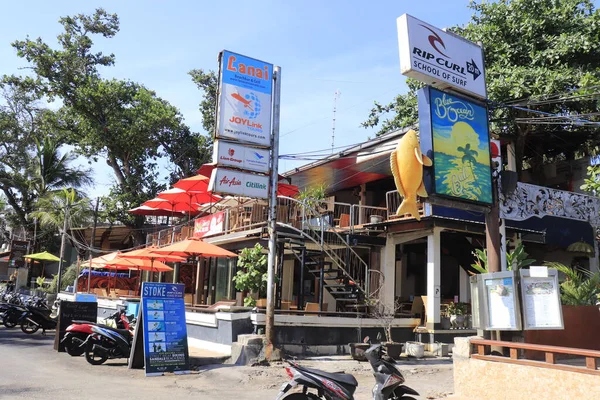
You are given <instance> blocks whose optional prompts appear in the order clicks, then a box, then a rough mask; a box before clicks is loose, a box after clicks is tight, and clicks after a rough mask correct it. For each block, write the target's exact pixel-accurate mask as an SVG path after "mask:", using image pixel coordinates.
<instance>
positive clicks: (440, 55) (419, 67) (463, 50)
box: [398, 14, 487, 99]
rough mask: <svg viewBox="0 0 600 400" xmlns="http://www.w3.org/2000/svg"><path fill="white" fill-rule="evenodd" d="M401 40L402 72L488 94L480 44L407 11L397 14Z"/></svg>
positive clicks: (443, 86) (436, 83)
mask: <svg viewBox="0 0 600 400" xmlns="http://www.w3.org/2000/svg"><path fill="white" fill-rule="evenodd" d="M398 44H399V48H400V70H401V72H402V74H403V75H406V76H409V77H411V78H414V79H417V80H420V81H422V82H425V83H427V84H429V85H432V86H435V87H438V88H441V89H447V88H453V89H455V90H458V91H460V92H463V93H466V94H468V95H470V96H475V97H479V98H483V99H485V98H487V92H486V87H485V68H484V62H483V51H482V49H481V47H479V46H478V45H477V44H475V43H473V42H470V41H468V40H466V39H464V38H462V37H460V36H458V35H455V34H453V33H450V32H445V31H443V30H441V29H439V28H436V27H435V26H432V25H429V24H428V23H426V22H423V21H420V20H418V19H416V18H414V17H412V16H410V15H408V14H404V15H402V16H400V17H399V18H398Z"/></svg>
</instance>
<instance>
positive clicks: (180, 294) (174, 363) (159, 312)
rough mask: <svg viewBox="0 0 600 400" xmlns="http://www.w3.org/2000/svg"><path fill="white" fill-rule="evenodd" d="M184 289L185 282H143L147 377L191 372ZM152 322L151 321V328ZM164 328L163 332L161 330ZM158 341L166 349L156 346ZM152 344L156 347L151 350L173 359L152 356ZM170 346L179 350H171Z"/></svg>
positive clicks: (142, 311) (142, 306) (143, 325)
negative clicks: (152, 339) (153, 339)
mask: <svg viewBox="0 0 600 400" xmlns="http://www.w3.org/2000/svg"><path fill="white" fill-rule="evenodd" d="M184 292H185V285H184V284H181V283H156V282H143V283H142V304H141V307H140V313H142V314H143V317H142V329H143V334H144V366H145V372H146V376H158V375H163V374H164V373H167V372H173V373H175V374H187V373H190V357H189V349H188V342H187V326H186V319H185V304H184ZM150 324H152V331H151V329H150V328H151V327H150ZM161 324H162V326H161ZM138 329H139V327H138ZM161 330H162V332H160V331H161ZM151 332H152V333H151ZM152 334H153V336H152V338H155V337H156V338H158V339H157V340H156V341H152V345H151V344H150V343H151V341H150V339H151V335H152ZM159 335H160V336H159ZM157 343H158V346H159V348H160V349H162V345H163V344H164V346H165V350H164V351H159V349H157V347H156V346H157ZM151 347H152V348H153V351H152V353H154V354H161V353H162V354H163V355H165V356H167V355H168V356H170V358H171V359H170V360H167V359H166V358H165V359H163V360H161V359H160V357H158V356H156V355H154V356H152V355H151V352H150V348H151ZM180 347H181V349H180V350H179V348H180ZM171 348H174V349H177V350H170V349H171ZM161 361H162V364H161Z"/></svg>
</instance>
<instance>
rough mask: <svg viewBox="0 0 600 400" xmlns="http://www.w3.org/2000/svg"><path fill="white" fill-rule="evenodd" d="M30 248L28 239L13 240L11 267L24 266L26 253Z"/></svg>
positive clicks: (9, 262) (9, 261)
mask: <svg viewBox="0 0 600 400" xmlns="http://www.w3.org/2000/svg"><path fill="white" fill-rule="evenodd" d="M28 250H29V241H27V240H11V242H10V255H9V256H8V267H9V268H16V269H18V268H24V267H25V258H24V257H25V255H26V254H27V252H28Z"/></svg>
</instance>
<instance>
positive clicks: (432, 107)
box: [418, 87, 493, 205]
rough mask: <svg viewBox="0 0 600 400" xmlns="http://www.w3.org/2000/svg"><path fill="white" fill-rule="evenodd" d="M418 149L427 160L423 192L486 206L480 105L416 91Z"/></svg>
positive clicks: (484, 117)
mask: <svg viewBox="0 0 600 400" xmlns="http://www.w3.org/2000/svg"><path fill="white" fill-rule="evenodd" d="M418 100H419V129H420V141H421V150H422V152H423V154H425V155H427V156H428V157H429V158H431V159H432V161H433V174H430V173H428V176H427V177H425V178H424V182H425V185H426V189H427V193H429V195H430V196H432V195H433V196H434V197H435V196H441V197H444V198H446V199H449V200H458V201H462V202H471V203H478V204H482V205H490V204H492V200H493V196H492V171H491V162H490V134H489V128H488V111H487V108H486V107H485V106H484V105H481V104H479V103H477V102H474V101H472V100H469V99H466V98H463V97H459V96H456V95H454V94H450V93H445V92H442V91H439V90H436V89H433V88H430V87H426V88H423V89H421V90H419V92H418Z"/></svg>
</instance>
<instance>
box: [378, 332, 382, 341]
mask: <svg viewBox="0 0 600 400" xmlns="http://www.w3.org/2000/svg"><path fill="white" fill-rule="evenodd" d="M377 341H378V342H380V341H381V332H377Z"/></svg>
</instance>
